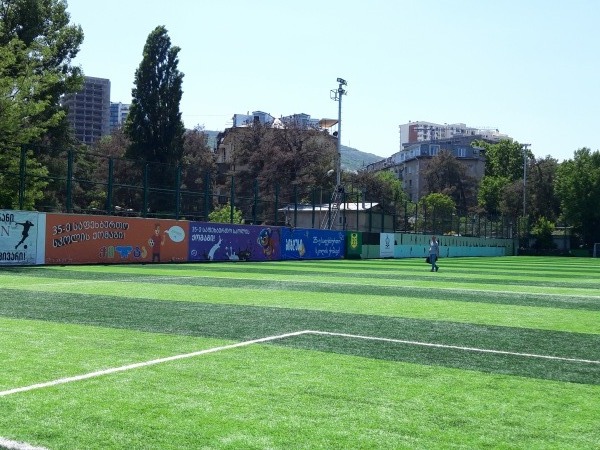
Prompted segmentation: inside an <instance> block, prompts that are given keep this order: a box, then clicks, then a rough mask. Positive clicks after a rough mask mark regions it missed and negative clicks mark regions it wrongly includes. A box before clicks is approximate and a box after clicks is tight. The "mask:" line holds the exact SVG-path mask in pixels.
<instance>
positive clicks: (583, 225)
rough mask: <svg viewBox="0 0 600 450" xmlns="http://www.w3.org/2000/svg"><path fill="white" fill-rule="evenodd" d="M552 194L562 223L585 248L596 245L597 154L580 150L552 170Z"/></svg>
mask: <svg viewBox="0 0 600 450" xmlns="http://www.w3.org/2000/svg"><path fill="white" fill-rule="evenodd" d="M555 188H556V193H557V195H558V198H559V199H560V203H561V207H562V211H563V214H564V218H565V219H566V221H567V222H568V223H569V224H571V225H572V226H573V227H574V229H575V231H576V232H577V233H578V234H579V236H580V237H581V241H582V243H583V244H584V245H586V246H591V245H592V244H593V243H594V242H600V152H599V151H595V152H592V151H591V150H590V149H589V148H581V149H579V150H577V151H576V152H575V154H574V157H573V159H569V160H566V161H563V162H562V163H561V164H560V165H559V166H558V169H557V171H556V183H555Z"/></svg>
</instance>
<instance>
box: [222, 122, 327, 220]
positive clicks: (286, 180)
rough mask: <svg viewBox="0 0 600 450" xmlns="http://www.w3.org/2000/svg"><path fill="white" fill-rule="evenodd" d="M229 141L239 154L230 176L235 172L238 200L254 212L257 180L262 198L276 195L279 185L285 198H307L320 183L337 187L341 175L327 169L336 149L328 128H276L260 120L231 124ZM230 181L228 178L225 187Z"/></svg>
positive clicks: (227, 144)
mask: <svg viewBox="0 0 600 450" xmlns="http://www.w3.org/2000/svg"><path fill="white" fill-rule="evenodd" d="M223 142H224V144H223V146H226V147H228V148H230V151H231V154H232V155H233V156H232V160H233V164H232V165H231V167H230V172H229V175H233V176H234V177H235V191H236V197H237V200H236V204H238V202H244V203H243V206H242V208H243V209H244V211H245V213H246V214H248V216H250V215H251V214H252V212H251V206H252V193H253V192H254V188H255V185H256V187H257V188H258V191H259V192H260V195H261V199H262V200H273V199H274V197H275V190H276V188H277V189H278V193H279V201H280V202H282V203H283V202H287V201H290V202H291V201H294V200H295V199H296V198H297V199H298V200H299V201H300V200H301V199H302V198H307V197H309V196H310V191H311V190H312V189H313V188H315V187H322V188H325V189H327V188H333V184H334V182H335V178H334V177H328V176H327V172H328V170H330V169H332V168H333V167H334V166H333V162H334V160H335V155H336V149H335V142H334V140H333V139H332V137H331V136H330V135H329V134H328V133H327V132H324V131H319V130H315V129H310V128H308V129H307V128H302V127H299V126H296V125H294V124H286V125H284V126H283V127H282V128H272V127H269V126H267V125H263V124H260V123H254V124H252V125H251V126H249V127H244V128H241V127H239V128H232V129H230V130H229V132H227V133H226V134H225V136H224V138H223ZM230 180H231V176H229V177H227V180H226V185H225V190H227V189H228V188H229V187H230V184H229V183H230ZM244 196H245V197H246V198H245V199H244V198H242V197H244Z"/></svg>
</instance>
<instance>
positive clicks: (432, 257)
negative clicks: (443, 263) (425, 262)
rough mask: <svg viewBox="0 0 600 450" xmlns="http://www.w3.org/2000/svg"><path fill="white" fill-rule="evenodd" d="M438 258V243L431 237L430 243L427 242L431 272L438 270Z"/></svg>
mask: <svg viewBox="0 0 600 450" xmlns="http://www.w3.org/2000/svg"><path fill="white" fill-rule="evenodd" d="M439 257H440V243H439V242H438V240H437V238H436V237H435V236H431V241H430V242H429V262H430V263H431V271H432V272H434V271H435V272H437V271H438V270H439V266H438V265H437V264H436V263H437V260H438V258H439Z"/></svg>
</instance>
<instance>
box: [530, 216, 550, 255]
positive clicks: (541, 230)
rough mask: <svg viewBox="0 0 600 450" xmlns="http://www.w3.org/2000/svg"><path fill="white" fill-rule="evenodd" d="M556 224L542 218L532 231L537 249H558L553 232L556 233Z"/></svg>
mask: <svg viewBox="0 0 600 450" xmlns="http://www.w3.org/2000/svg"><path fill="white" fill-rule="evenodd" d="M554 229H555V226H554V222H552V221H550V220H548V219H546V218H545V217H540V218H539V219H538V220H537V222H536V223H535V224H534V225H533V228H532V229H531V235H532V236H533V237H534V238H535V244H534V247H535V248H539V249H553V248H556V244H555V243H554V238H553V237H552V232H553V231H554Z"/></svg>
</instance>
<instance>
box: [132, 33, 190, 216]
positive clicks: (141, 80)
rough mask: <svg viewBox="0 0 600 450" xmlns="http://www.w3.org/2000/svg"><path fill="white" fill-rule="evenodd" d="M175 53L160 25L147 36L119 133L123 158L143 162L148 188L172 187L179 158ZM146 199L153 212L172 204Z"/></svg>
mask: <svg viewBox="0 0 600 450" xmlns="http://www.w3.org/2000/svg"><path fill="white" fill-rule="evenodd" d="M179 50H180V49H179V47H175V46H171V39H170V38H169V36H168V34H167V30H166V28H165V27H164V26H158V27H156V28H155V29H154V30H153V31H152V32H151V33H150V35H149V36H148V39H147V40H146V44H145V46H144V52H143V58H142V62H141V63H140V65H139V67H138V69H137V70H136V72H135V87H134V88H133V89H132V97H133V98H132V103H131V108H130V110H129V115H128V116H127V121H126V123H125V134H126V135H127V137H128V138H129V139H130V140H131V145H130V146H129V148H128V150H127V155H126V156H127V157H130V158H134V159H142V160H144V161H145V162H146V163H148V178H149V183H150V186H152V187H154V188H166V189H174V188H175V181H176V169H175V168H176V166H177V165H178V164H179V163H180V162H181V157H182V155H183V134H184V131H185V128H184V126H183V122H182V120H181V112H180V111H179V104H180V102H181V97H182V94H183V91H182V83H183V73H181V72H180V71H179V70H178V68H177V66H178V64H179V58H178V54H179ZM151 200H152V207H153V208H155V209H158V210H167V209H169V208H172V206H173V205H172V204H169V203H172V196H169V195H166V196H164V197H161V196H160V195H154V196H153V198H152V199H151Z"/></svg>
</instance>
